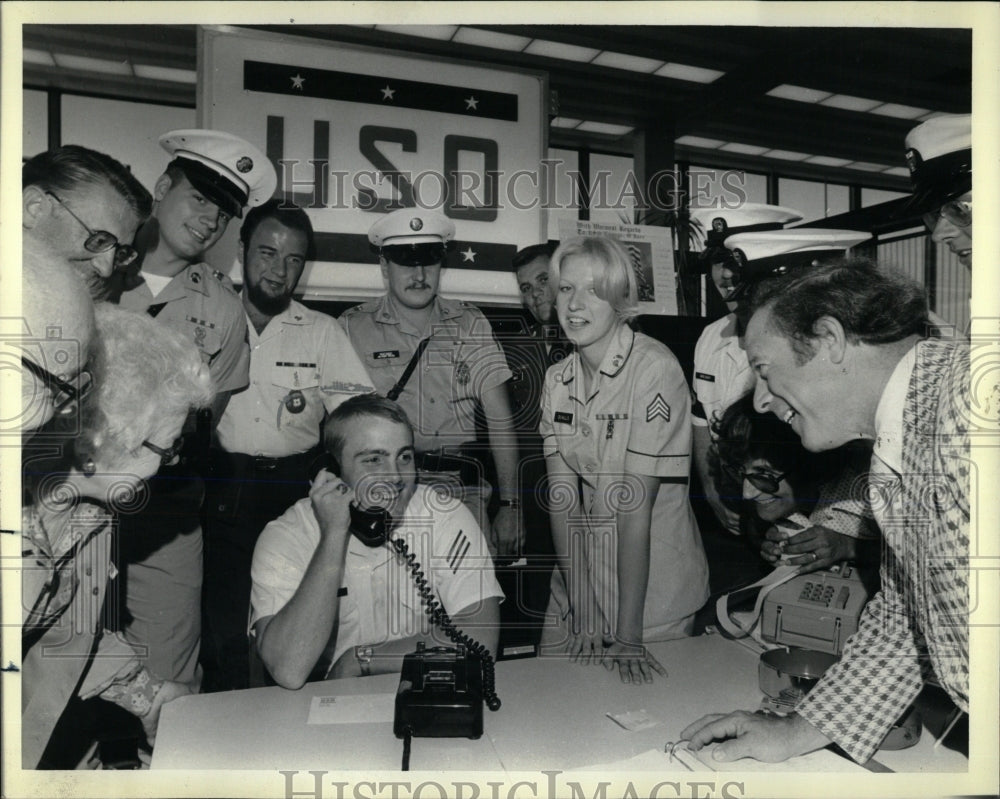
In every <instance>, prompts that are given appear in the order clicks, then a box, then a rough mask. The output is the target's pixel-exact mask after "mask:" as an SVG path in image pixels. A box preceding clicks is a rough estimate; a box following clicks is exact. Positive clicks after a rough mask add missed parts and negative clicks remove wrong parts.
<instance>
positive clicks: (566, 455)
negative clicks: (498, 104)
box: [539, 325, 708, 642]
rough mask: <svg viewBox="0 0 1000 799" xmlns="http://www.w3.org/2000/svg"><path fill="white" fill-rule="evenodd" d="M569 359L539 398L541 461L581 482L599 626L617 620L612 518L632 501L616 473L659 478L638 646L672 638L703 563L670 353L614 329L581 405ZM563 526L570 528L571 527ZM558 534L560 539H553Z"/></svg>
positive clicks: (575, 358)
mask: <svg viewBox="0 0 1000 799" xmlns="http://www.w3.org/2000/svg"><path fill="white" fill-rule="evenodd" d="M580 368H581V367H580V356H579V355H578V354H577V353H573V354H572V355H570V356H569V357H568V358H566V360H565V361H563V362H562V363H559V364H556V365H555V366H552V367H550V368H549V370H548V372H547V373H546V375H545V388H544V392H543V395H542V421H541V425H540V428H539V429H540V432H541V434H542V441H543V446H544V448H545V455H546V457H547V458H548V457H549V456H551V455H553V454H555V453H558V455H559V456H560V457H561V458H562V460H563V461H564V462H565V464H566V466H568V467H569V468H570V469H572V470H573V471H574V472H576V473H577V474H578V475H579V476H580V478H581V482H582V489H583V492H582V493H583V508H582V511H583V514H584V521H585V523H586V524H588V525H589V528H590V531H591V532H592V533H593V535H592V536H590V537H588V539H587V541H586V545H585V547H586V548H587V550H588V551H587V553H586V556H587V560H588V566H589V569H590V575H591V579H592V581H593V584H594V587H595V591H596V595H597V597H598V599H599V601H601V602H602V603H603V602H605V600H607V601H608V604H607V605H605V606H604V608H603V609H604V613H605V617H606V618H607V619H609V621H610V622H611V623H612V624H614V622H615V620H616V619H617V601H618V579H617V568H616V565H615V558H614V553H615V552H616V551H617V536H618V532H617V526H616V524H615V519H616V518H617V516H618V514H619V513H622V512H627V504H628V503H629V502H630V501H634V499H635V498H634V497H629V496H626V494H625V492H623V491H622V490H621V480H622V475H623V474H625V473H629V474H636V475H649V476H655V477H659V478H660V487H659V491H658V493H657V495H656V500H655V501H654V504H653V511H652V520H651V524H650V553H649V557H650V564H649V584H648V587H647V589H646V604H645V611H644V614H643V640H644V641H647V642H648V641H655V640H662V637H663V636H666V637H673V636H674V635H675V633H674V631H675V630H676V629H677V628H678V623H679V622H681V620H684V619H686V618H687V617H688V616H690V615H691V614H693V613H694V612H695V611H696V610H698V609H699V608H700V607H701V606H702V605H703V604H704V602H705V600H706V599H707V598H708V563H707V561H706V559H705V552H704V550H703V548H702V545H701V537H700V535H699V533H698V527H697V524H696V522H695V518H694V513H693V512H692V510H691V504H690V502H689V501H688V478H689V475H690V471H691V395H690V391H689V389H688V385H687V382H686V381H685V379H684V373H683V372H682V371H681V367H680V364H679V363H678V362H677V359H676V358H675V357H674V355H673V353H672V352H670V350H669V349H668V348H667V347H666V346H664V345H663V344H661V343H660V342H658V341H656V340H655V339H652V338H650V337H649V336H646V335H643V334H642V333H633V331H632V329H631V328H629V327H628V326H627V325H622V327H621V328H620V330H619V331H618V333H617V337H616V339H615V340H614V341H613V342H612V343H611V346H610V347H609V348H608V351H607V353H606V355H605V357H604V361H603V362H602V364H601V368H600V370H599V371H598V373H597V374H596V375H595V377H594V381H593V384H592V385H591V386H590V392H589V396H587V395H584V392H583V380H582V377H579V376H578V372H579V370H580ZM571 523H572V519H571ZM553 532H554V534H556V535H558V534H560V533H559V531H553Z"/></svg>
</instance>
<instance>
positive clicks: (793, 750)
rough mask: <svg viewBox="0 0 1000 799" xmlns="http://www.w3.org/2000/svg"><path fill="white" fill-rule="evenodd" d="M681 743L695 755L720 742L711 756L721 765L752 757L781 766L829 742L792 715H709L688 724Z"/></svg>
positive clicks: (738, 711)
mask: <svg viewBox="0 0 1000 799" xmlns="http://www.w3.org/2000/svg"><path fill="white" fill-rule="evenodd" d="M681 740H685V741H688V746H689V748H690V749H691V751H693V752H697V751H698V750H699V749H701V748H702V747H703V746H705V745H706V744H710V743H712V742H713V741H717V740H721V741H722V743H720V744H719V745H718V746H716V747H715V750H714V751H713V752H712V757H713V758H715V759H716V760H719V761H722V762H728V761H731V760H739V759H740V758H743V757H752V758H754V759H755V760H762V761H764V762H765V763H780V762H782V761H784V760H788V758H790V757H794V756H796V755H804V754H806V753H807V752H812V751H815V750H816V749H822V748H823V747H824V746H826V745H827V744H829V743H830V740H829V739H828V738H827V737H826V736H825V735H823V733H821V732H820V731H819V730H818V729H816V728H815V727H814V726H813V725H812V724H810V723H809V722H808V721H806V720H805V719H804V718H802V717H801V716H798V715H796V714H795V713H791V714H789V715H787V716H778V715H775V714H772V713H763V712H758V713H748V712H747V711H745V710H737V711H736V712H735V713H729V714H722V713H712V714H711V715H708V716H703V717H702V718H700V719H698V721H696V722H694V724H689V725H688V726H687V727H685V728H684V730H683V731H682V732H681Z"/></svg>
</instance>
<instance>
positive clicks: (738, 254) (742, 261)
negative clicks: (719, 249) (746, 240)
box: [733, 247, 747, 269]
mask: <svg viewBox="0 0 1000 799" xmlns="http://www.w3.org/2000/svg"><path fill="white" fill-rule="evenodd" d="M733 260H734V261H736V265H737V266H738V267H740V268H741V269H742V268H743V267H744V266H746V265H747V257H746V254H745V253H744V252H743V250H741V249H740V248H739V247H735V248H734V249H733Z"/></svg>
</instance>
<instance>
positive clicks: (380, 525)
mask: <svg viewBox="0 0 1000 799" xmlns="http://www.w3.org/2000/svg"><path fill="white" fill-rule="evenodd" d="M348 510H349V511H350V513H351V523H350V531H351V534H352V535H354V536H356V537H357V539H358V540H359V541H360V542H361V543H362V544H364V545H365V546H366V547H372V548H375V547H380V546H384V545H385V544H386V543H387V542H388V540H389V531H390V530H392V529H393V528H394V527H395V526H396V523H395V521H394V520H393V518H392V515H391V514H390V513H389V511H387V510H386V509H385V508H361V507H359V506H358V505H356V504H355V503H353V502H352V503H351V504H350V507H349V508H348Z"/></svg>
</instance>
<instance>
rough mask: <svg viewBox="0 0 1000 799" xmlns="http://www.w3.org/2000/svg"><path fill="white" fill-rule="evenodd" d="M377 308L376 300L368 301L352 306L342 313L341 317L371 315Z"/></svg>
mask: <svg viewBox="0 0 1000 799" xmlns="http://www.w3.org/2000/svg"><path fill="white" fill-rule="evenodd" d="M377 307H378V300H377V299H375V300H368V301H367V302H363V303H361V304H360V305H352V306H351V307H350V308H348V309H347V310H346V311H344V312H343V313H342V314H341V316H355V315H356V314H359V313H372V312H374V311H375V309H376V308H377Z"/></svg>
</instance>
